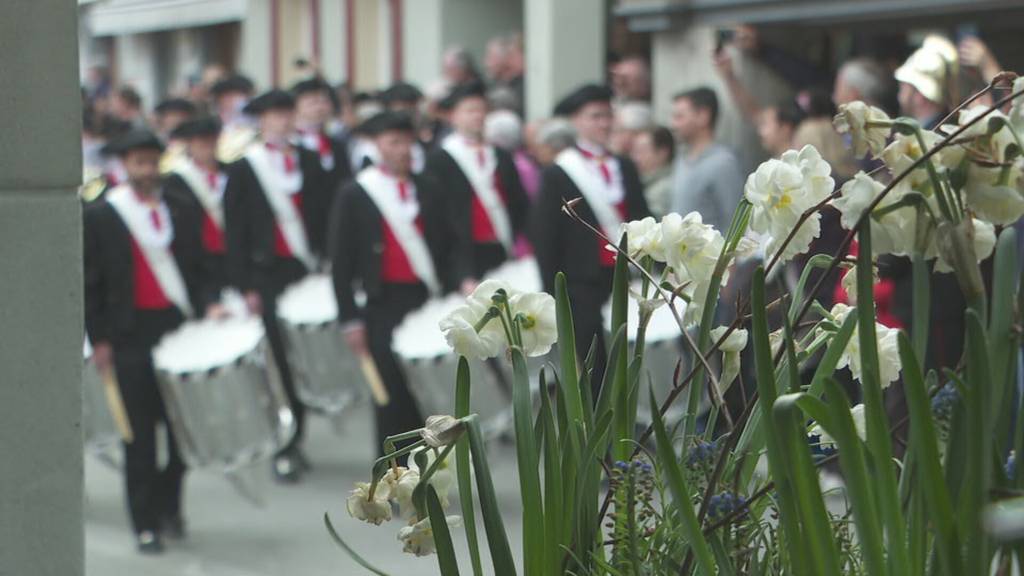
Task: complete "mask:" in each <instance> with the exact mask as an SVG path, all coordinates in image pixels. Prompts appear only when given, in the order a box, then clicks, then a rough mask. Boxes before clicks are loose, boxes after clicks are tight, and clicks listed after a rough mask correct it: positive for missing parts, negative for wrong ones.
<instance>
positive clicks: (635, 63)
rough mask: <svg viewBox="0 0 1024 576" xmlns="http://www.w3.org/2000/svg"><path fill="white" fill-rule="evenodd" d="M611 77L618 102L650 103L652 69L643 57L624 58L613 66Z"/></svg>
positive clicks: (631, 56) (630, 56)
mask: <svg viewBox="0 0 1024 576" xmlns="http://www.w3.org/2000/svg"><path fill="white" fill-rule="evenodd" d="M611 77H612V91H613V92H614V93H615V101H616V102H620V103H621V102H632V101H639V102H650V100H651V68H650V65H648V64H647V59H646V58H644V57H643V56H639V55H635V54H633V55H629V56H626V57H624V58H622V59H621V60H619V61H618V62H616V63H615V64H614V65H613V66H612V69H611Z"/></svg>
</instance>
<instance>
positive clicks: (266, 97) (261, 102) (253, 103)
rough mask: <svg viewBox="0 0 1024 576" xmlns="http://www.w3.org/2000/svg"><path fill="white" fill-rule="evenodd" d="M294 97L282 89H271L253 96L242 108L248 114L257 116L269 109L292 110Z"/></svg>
mask: <svg viewBox="0 0 1024 576" xmlns="http://www.w3.org/2000/svg"><path fill="white" fill-rule="evenodd" d="M294 109H295V98H294V97H293V96H292V95H291V94H290V93H288V92H285V91H284V90H271V91H269V92H264V93H263V94H260V95H259V96H257V97H255V98H253V99H252V100H250V101H249V103H248V104H246V105H245V108H242V112H245V113H246V114H248V115H250V116H258V115H260V114H263V113H264V112H268V111H270V110H294Z"/></svg>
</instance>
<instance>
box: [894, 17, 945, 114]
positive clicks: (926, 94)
mask: <svg viewBox="0 0 1024 576" xmlns="http://www.w3.org/2000/svg"><path fill="white" fill-rule="evenodd" d="M956 65H957V51H956V47H954V46H953V44H952V43H951V42H950V41H949V40H947V39H946V38H943V37H941V36H934V35H933V36H929V37H927V38H925V40H924V43H923V44H922V45H921V47H920V48H918V49H917V50H916V51H915V52H914V53H913V54H911V55H910V57H909V58H907V61H906V62H904V63H903V65H902V66H900V67H899V68H897V69H896V81H897V82H899V101H900V112H901V113H902V114H904V115H906V116H910V117H911V118H913V119H915V120H917V121H918V122H919V123H920V124H921V126H924V127H925V128H934V127H935V126H936V125H937V124H938V123H939V121H940V120H941V119H942V117H943V116H944V115H945V112H946V110H947V108H946V104H947V103H948V97H949V87H950V85H951V83H952V82H953V80H954V79H953V77H952V71H953V70H954V69H955V68H956Z"/></svg>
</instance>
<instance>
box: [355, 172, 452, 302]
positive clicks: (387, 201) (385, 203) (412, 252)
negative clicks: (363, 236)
mask: <svg viewBox="0 0 1024 576" xmlns="http://www.w3.org/2000/svg"><path fill="white" fill-rule="evenodd" d="M356 181H357V182H358V183H359V185H360V186H362V187H363V190H365V191H366V194H367V195H368V196H369V197H370V200H373V203H374V204H375V205H376V206H377V210H379V211H380V214H381V216H383V217H384V221H385V222H387V223H388V226H389V227H390V228H391V231H392V232H393V233H394V235H395V239H396V240H398V243H399V244H400V245H401V246H402V250H403V251H405V256H406V258H408V259H409V265H410V266H412V270H413V272H415V273H416V276H417V277H418V278H419V279H420V280H421V281H422V282H423V283H424V284H425V285H426V286H427V289H428V290H429V291H430V293H431V295H434V296H438V295H440V294H441V283H440V281H438V279H437V272H436V269H435V268H434V259H433V258H432V257H431V256H430V250H429V249H428V248H427V243H426V241H425V240H424V239H423V235H422V234H420V232H419V230H417V229H416V225H415V222H416V215H417V214H418V212H419V208H418V203H415V204H414V203H413V202H411V201H407V202H401V203H400V202H399V198H398V191H397V184H396V183H395V180H394V179H393V178H391V177H389V176H387V175H386V174H384V173H383V172H381V170H380V168H378V167H376V166H369V167H367V168H366V169H365V170H363V171H362V172H360V173H359V176H358V177H356ZM410 184H411V182H410Z"/></svg>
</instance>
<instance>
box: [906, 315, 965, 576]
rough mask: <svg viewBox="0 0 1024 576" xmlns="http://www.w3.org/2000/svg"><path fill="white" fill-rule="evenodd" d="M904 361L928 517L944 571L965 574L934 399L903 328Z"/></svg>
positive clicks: (949, 574)
mask: <svg viewBox="0 0 1024 576" xmlns="http://www.w3.org/2000/svg"><path fill="white" fill-rule="evenodd" d="M899 343H900V361H901V362H902V364H903V390H904V392H905V393H906V397H907V408H908V410H909V412H910V442H911V444H912V445H913V449H914V454H916V455H917V458H916V462H917V466H918V469H919V472H918V474H917V477H916V489H917V490H920V491H922V492H923V493H924V497H925V501H926V502H927V503H928V517H929V518H930V519H931V523H932V524H933V525H934V526H935V530H936V532H937V533H938V537H939V541H938V545H937V546H936V552H937V553H938V556H939V560H940V561H941V565H942V569H943V573H944V574H946V576H957V575H958V574H963V569H962V566H961V563H960V543H959V541H958V539H957V534H956V524H955V521H954V519H953V504H952V501H951V500H950V497H949V490H948V489H947V487H946V483H945V479H944V476H943V474H942V464H941V463H940V460H939V447H938V444H937V443H936V432H935V425H934V423H933V422H932V411H931V403H930V402H929V401H928V391H927V388H926V387H925V382H924V378H923V377H922V375H921V370H920V368H919V366H920V364H919V363H918V359H917V358H916V357H915V355H914V351H913V350H912V347H913V346H912V344H911V343H910V341H909V340H908V339H907V336H906V334H904V333H902V332H900V335H899Z"/></svg>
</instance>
